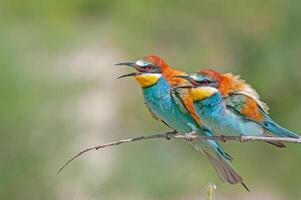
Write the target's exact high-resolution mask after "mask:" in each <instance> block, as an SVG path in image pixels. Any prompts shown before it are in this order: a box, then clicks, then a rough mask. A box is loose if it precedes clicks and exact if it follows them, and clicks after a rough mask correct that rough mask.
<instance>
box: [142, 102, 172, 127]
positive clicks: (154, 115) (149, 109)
mask: <svg viewBox="0 0 301 200" xmlns="http://www.w3.org/2000/svg"><path fill="white" fill-rule="evenodd" d="M144 104H145V105H146V107H147V109H148V111H149V112H150V114H151V115H152V117H153V118H154V119H155V120H157V121H160V122H162V123H163V124H165V125H166V126H168V127H169V128H171V127H170V126H169V125H168V124H167V123H166V122H165V121H163V120H162V119H160V118H159V117H158V116H157V115H156V114H155V113H154V112H153V111H152V109H151V108H150V107H149V106H148V104H147V103H146V102H144ZM171 129H172V130H174V129H173V128H171Z"/></svg>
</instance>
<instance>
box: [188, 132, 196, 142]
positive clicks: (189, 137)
mask: <svg viewBox="0 0 301 200" xmlns="http://www.w3.org/2000/svg"><path fill="white" fill-rule="evenodd" d="M195 135H196V132H195V131H191V132H189V133H185V140H186V141H188V142H191V141H192V140H193V139H192V136H195Z"/></svg>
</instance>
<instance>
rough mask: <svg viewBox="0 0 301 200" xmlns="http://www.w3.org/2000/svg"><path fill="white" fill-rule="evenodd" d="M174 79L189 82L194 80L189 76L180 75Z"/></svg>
mask: <svg viewBox="0 0 301 200" xmlns="http://www.w3.org/2000/svg"><path fill="white" fill-rule="evenodd" d="M173 77H176V78H182V79H185V80H188V81H189V82H190V81H191V80H193V79H192V78H191V77H190V76H188V75H178V76H173Z"/></svg>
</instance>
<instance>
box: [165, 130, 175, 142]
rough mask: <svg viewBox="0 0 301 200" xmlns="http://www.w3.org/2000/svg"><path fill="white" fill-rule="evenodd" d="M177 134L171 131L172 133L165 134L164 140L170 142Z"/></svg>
mask: <svg viewBox="0 0 301 200" xmlns="http://www.w3.org/2000/svg"><path fill="white" fill-rule="evenodd" d="M177 134H178V132H177V131H176V130H173V131H170V132H167V133H166V134H165V138H166V139H167V140H170V139H171V138H172V137H173V136H174V135H177Z"/></svg>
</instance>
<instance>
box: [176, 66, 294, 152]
mask: <svg viewBox="0 0 301 200" xmlns="http://www.w3.org/2000/svg"><path fill="white" fill-rule="evenodd" d="M177 77H178V78H179V77H182V78H184V79H185V80H188V81H189V82H190V84H191V85H190V86H186V87H182V88H188V91H189V92H188V93H189V95H190V97H191V98H192V99H193V101H194V106H195V109H196V113H197V114H198V116H199V117H200V119H201V120H202V122H203V124H204V125H205V126H206V127H207V128H209V129H210V130H211V131H212V132H213V134H214V135H220V134H225V135H232V136H233V135H249V136H252V135H254V136H259V135H263V134H264V133H268V134H272V135H273V136H278V137H291V138H299V136H298V135H297V134H295V133H293V132H291V131H289V130H287V129H285V128H283V127H281V126H279V125H278V124H277V123H276V122H274V121H273V120H272V119H271V118H270V117H269V116H268V107H267V105H266V104H265V103H264V102H262V101H261V100H260V99H259V95H258V94H257V92H256V91H255V90H254V89H253V88H252V87H251V86H250V85H248V84H246V83H245V81H244V80H242V79H240V78H239V76H233V75H232V74H224V75H221V74H219V73H217V72H215V71H213V70H203V71H199V72H198V73H196V74H193V75H190V76H177ZM178 88H181V87H178ZM175 90H177V88H175ZM267 131H268V132H267ZM269 143H271V144H274V145H276V146H278V147H285V145H284V144H283V143H281V142H269Z"/></svg>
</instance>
